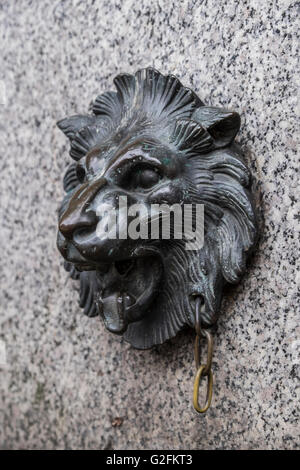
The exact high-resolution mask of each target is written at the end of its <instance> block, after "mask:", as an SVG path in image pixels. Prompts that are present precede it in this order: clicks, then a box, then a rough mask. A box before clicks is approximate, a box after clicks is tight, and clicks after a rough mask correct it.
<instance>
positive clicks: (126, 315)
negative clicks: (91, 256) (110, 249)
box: [96, 255, 162, 334]
mask: <svg viewBox="0 0 300 470" xmlns="http://www.w3.org/2000/svg"><path fill="white" fill-rule="evenodd" d="M96 271H97V276H98V278H99V281H100V284H101V286H102V287H101V290H100V292H99V296H98V298H97V300H96V302H97V307H98V310H99V313H100V315H101V317H102V318H103V320H104V323H105V326H106V328H107V329H108V330H109V331H111V332H113V333H118V334H122V333H124V331H126V329H127V326H128V324H129V323H131V322H136V321H139V320H141V319H142V318H143V317H144V316H145V315H146V314H147V310H148V309H149V307H150V305H151V303H152V301H153V299H154V297H155V296H156V295H157V292H158V290H159V286H160V281H161V276H162V262H161V259H160V258H159V257H158V256H157V255H150V256H142V257H137V258H130V259H124V260H120V261H114V262H112V263H110V264H101V265H100V264H99V265H98V266H97V268H96Z"/></svg>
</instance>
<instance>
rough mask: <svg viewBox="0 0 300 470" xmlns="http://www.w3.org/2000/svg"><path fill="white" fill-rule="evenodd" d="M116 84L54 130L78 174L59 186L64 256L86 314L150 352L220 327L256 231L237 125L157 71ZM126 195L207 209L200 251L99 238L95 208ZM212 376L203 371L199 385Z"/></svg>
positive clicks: (233, 117)
mask: <svg viewBox="0 0 300 470" xmlns="http://www.w3.org/2000/svg"><path fill="white" fill-rule="evenodd" d="M114 84H115V86H116V91H108V92H106V93H103V94H101V95H99V96H98V97H97V98H96V99H95V101H94V102H93V104H92V109H91V113H90V114H85V115H76V116H71V117H69V118H65V119H62V120H61V121H59V122H58V127H59V128H60V129H61V130H62V131H63V132H64V133H65V134H66V136H67V137H68V138H69V140H70V144H71V150H70V155H71V157H72V159H73V160H74V163H71V164H70V166H69V167H68V169H67V171H66V173H65V176H64V189H65V191H66V196H65V198H64V199H63V202H62V204H61V207H60V211H59V230H58V239H57V245H58V248H59V250H60V252H61V254H62V255H63V257H64V258H65V260H66V263H65V267H66V269H67V270H68V271H70V274H71V276H72V278H74V279H78V280H79V282H80V306H81V307H82V308H83V309H84V313H85V314H86V315H88V316H91V317H93V316H96V315H100V317H102V318H103V320H104V324H105V326H106V328H107V329H108V330H109V331H111V332H113V333H117V334H123V335H124V338H125V339H126V341H128V342H130V343H131V344H132V345H133V346H134V347H136V348H140V349H146V348H150V347H151V346H153V345H155V344H161V343H163V342H164V341H166V340H168V339H169V338H172V337H174V336H175V335H176V334H177V333H178V331H179V330H181V329H182V328H183V327H184V326H191V327H194V328H195V326H196V329H197V328H198V330H199V328H200V327H199V325H201V327H202V328H206V327H209V326H211V325H212V324H213V323H215V322H216V320H217V318H218V314H219V310H220V302H221V298H222V290H223V287H224V285H225V284H226V283H236V282H238V281H239V279H240V278H241V276H242V274H243V272H244V270H245V263H246V258H247V256H248V254H249V252H250V251H251V249H252V248H253V246H254V244H255V241H256V235H257V227H256V219H255V213H254V208H253V204H252V202H251V196H250V192H249V191H250V172H249V170H248V168H247V166H246V164H245V162H244V159H243V155H242V151H241V149H240V146H239V145H238V144H237V143H234V139H235V136H236V134H237V132H238V130H239V127H240V117H239V115H238V114H237V113H236V112H233V111H228V110H225V109H221V108H215V107H211V106H205V105H204V104H203V103H202V101H201V100H200V99H199V98H198V97H197V95H196V94H195V93H194V92H193V91H192V90H190V89H188V88H185V87H184V86H183V85H182V84H181V83H180V81H179V80H178V79H177V78H176V77H174V76H171V75H167V76H164V75H162V74H160V73H159V72H158V71H156V70H154V69H152V68H147V69H143V70H139V71H138V72H136V73H135V74H134V75H129V74H121V75H118V76H117V77H116V78H115V80H114ZM122 195H126V197H127V199H128V201H129V202H130V203H131V204H133V203H143V204H146V205H151V204H153V203H156V204H162V203H167V204H169V205H172V204H176V203H179V204H185V203H189V204H190V203H192V204H204V208H205V218H204V224H205V226H204V229H205V238H204V245H203V248H201V250H198V251H196V250H192V251H189V250H186V249H185V245H184V241H183V240H172V239H171V240H165V239H162V238H160V239H155V240H153V239H151V238H149V239H146V240H145V239H137V240H132V239H128V238H127V239H119V238H117V239H115V240H112V239H108V238H107V237H105V236H103V237H101V236H99V233H98V232H97V233H96V228H97V225H98V223H99V221H100V220H101V214H99V212H98V211H97V209H96V208H97V207H99V205H100V206H101V204H102V203H104V202H109V203H110V204H112V205H117V204H118V199H119V197H120V196H122ZM127 222H128V221H127ZM197 298H201V309H200V310H199V312H200V313H199V316H200V318H198V319H196V313H195V312H196V308H195V299H197ZM197 325H198V326H197ZM197 335H198V339H199V335H200V332H199V331H197ZM198 339H197V341H198ZM211 348H212V346H211ZM196 354H198V353H196ZM198 366H199V364H198ZM201 367H202V369H201ZM200 369H201V370H200ZM207 369H208V367H206V365H204V366H201V365H200V366H199V367H198V376H199V377H198V378H197V380H198V382H197V384H198V385H199V380H200V378H201V375H205V374H206V375H207V376H209V373H210V371H208V370H207ZM209 381H210V382H211V386H212V379H211V380H210V377H209ZM211 386H210V385H209V387H210V388H211ZM210 399H211V397H210ZM195 400H196V401H197V397H196V398H195ZM208 401H209V398H208Z"/></svg>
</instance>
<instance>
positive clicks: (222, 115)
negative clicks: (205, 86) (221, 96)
mask: <svg viewBox="0 0 300 470" xmlns="http://www.w3.org/2000/svg"><path fill="white" fill-rule="evenodd" d="M192 119H193V121H196V122H199V123H200V124H201V126H202V127H204V129H206V130H207V132H208V133H209V134H210V135H211V136H212V138H213V140H214V145H215V147H216V148H220V147H225V146H226V145H229V144H230V143H231V142H232V141H233V139H234V138H235V136H236V134H237V133H238V131H239V129H240V125H241V118H240V116H239V114H238V113H236V112H234V111H229V110H227V109H221V108H215V107H211V106H201V107H200V108H197V109H196V110H195V111H194V113H193V115H192Z"/></svg>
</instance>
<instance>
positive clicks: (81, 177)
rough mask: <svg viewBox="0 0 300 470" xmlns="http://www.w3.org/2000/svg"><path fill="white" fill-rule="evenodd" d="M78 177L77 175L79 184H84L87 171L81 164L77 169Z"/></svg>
mask: <svg viewBox="0 0 300 470" xmlns="http://www.w3.org/2000/svg"><path fill="white" fill-rule="evenodd" d="M76 175H77V178H78V181H79V183H83V182H84V178H85V175H86V173H85V169H84V168H83V166H82V165H80V164H78V165H77V167H76Z"/></svg>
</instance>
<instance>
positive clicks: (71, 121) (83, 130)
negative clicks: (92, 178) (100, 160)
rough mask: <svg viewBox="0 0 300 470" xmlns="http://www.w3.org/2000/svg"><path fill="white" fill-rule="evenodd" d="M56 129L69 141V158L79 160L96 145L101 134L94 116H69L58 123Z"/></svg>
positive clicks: (100, 128) (101, 129) (99, 126)
mask: <svg viewBox="0 0 300 470" xmlns="http://www.w3.org/2000/svg"><path fill="white" fill-rule="evenodd" d="M56 124H57V127H58V128H59V129H60V130H61V131H62V132H63V133H64V134H65V135H66V136H67V137H68V139H70V143H71V149H70V156H71V157H72V158H73V159H74V160H80V158H81V157H84V156H85V155H86V154H87V152H88V151H89V150H90V149H91V148H92V147H93V146H95V145H96V144H97V142H98V141H99V139H100V137H101V136H102V134H103V128H102V127H101V125H100V124H101V123H100V122H99V123H98V122H97V125H96V118H95V117H94V116H82V115H76V116H70V117H69V118H65V119H62V120H61V121H58V122H57V123H56Z"/></svg>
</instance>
